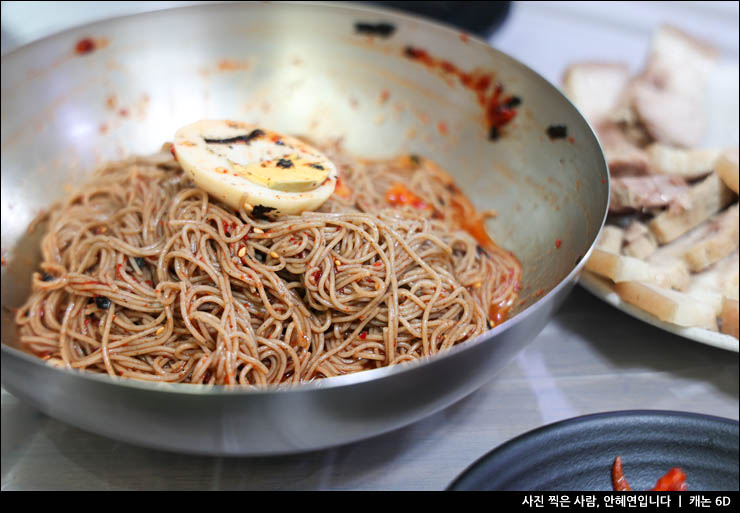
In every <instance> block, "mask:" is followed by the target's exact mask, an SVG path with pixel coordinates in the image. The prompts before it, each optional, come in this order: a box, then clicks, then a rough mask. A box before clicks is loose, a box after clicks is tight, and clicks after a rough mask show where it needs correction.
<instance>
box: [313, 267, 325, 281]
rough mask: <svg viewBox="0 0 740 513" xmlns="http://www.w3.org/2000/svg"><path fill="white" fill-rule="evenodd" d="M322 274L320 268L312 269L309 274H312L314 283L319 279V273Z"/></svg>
mask: <svg viewBox="0 0 740 513" xmlns="http://www.w3.org/2000/svg"><path fill="white" fill-rule="evenodd" d="M322 274H323V273H322V272H321V269H318V270H316V271H314V272H313V274H312V275H311V276H313V282H314V283H318V282H319V280H320V279H321V275H322Z"/></svg>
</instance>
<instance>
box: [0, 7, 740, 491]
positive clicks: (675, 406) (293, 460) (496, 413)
mask: <svg viewBox="0 0 740 513" xmlns="http://www.w3.org/2000/svg"><path fill="white" fill-rule="evenodd" d="M189 3H197V2H150V3H137V2H99V3H95V5H89V4H88V5H81V4H84V3H83V2H60V3H58V4H45V5H42V6H38V5H29V4H38V2H30V3H14V2H3V3H2V52H3V53H5V52H7V51H9V50H11V49H12V48H14V47H16V46H18V45H22V44H25V43H27V42H30V41H33V40H34V39H37V38H39V37H43V36H44V35H48V34H51V33H54V32H57V31H59V30H63V29H64V28H67V27H69V26H73V25H79V24H82V23H86V22H88V21H93V20H96V19H101V18H105V17H109V16H114V15H120V14H127V13H131V12H140V11H143V10H147V9H153V8H165V7H170V6H173V5H180V4H189ZM699 4H701V5H699ZM662 22H670V23H673V24H676V25H678V26H680V27H682V28H684V29H686V30H687V31H689V32H692V33H694V34H696V35H698V36H700V37H703V38H704V39H706V40H708V41H711V42H713V43H714V44H715V45H716V46H718V47H719V48H720V49H721V50H722V53H723V55H724V57H725V58H726V59H729V60H730V61H734V62H737V58H738V7H737V3H735V2H732V3H723V2H703V3H702V2H688V3H680V4H679V3H673V2H669V3H660V4H658V3H652V2H648V3H645V4H632V3H626V2H619V3H614V4H609V5H605V4H599V3H578V5H576V4H575V3H570V2H553V3H548V4H539V3H538V4H528V3H516V4H515V5H514V6H513V10H512V13H511V15H510V18H509V19H508V21H507V23H506V25H505V26H504V27H503V28H502V29H501V30H500V31H499V32H498V33H497V34H496V35H495V36H494V37H493V38H492V39H491V43H492V44H493V45H494V46H496V47H497V48H499V49H501V50H503V51H505V52H508V53H510V54H511V55H513V56H514V57H516V58H518V59H520V60H522V61H523V62H525V63H526V64H528V65H529V66H531V67H533V68H534V69H535V70H537V71H539V72H540V73H542V74H543V75H544V76H545V77H546V78H548V79H549V80H551V81H552V82H553V83H558V81H559V79H560V76H561V74H562V72H563V70H564V69H565V67H566V66H567V64H568V62H570V61H572V60H579V59H598V60H605V59H618V60H624V61H625V62H628V63H630V65H631V66H632V67H633V69H638V68H639V66H640V65H641V62H642V56H643V55H645V51H646V49H647V47H648V44H649V38H650V34H651V32H652V30H653V29H654V28H655V27H656V26H658V25H659V24H660V23H662ZM738 383H739V381H738V355H737V353H732V352H727V351H723V350H720V349H715V348H712V347H709V346H705V345H702V344H699V343H696V342H692V341H689V340H686V339H682V338H680V337H677V336H675V335H672V334H670V333H666V332H663V331H661V330H659V329H657V328H654V327H652V326H649V325H646V324H644V323H642V322H640V321H638V320H636V319H634V318H632V317H630V316H628V315H626V314H624V313H622V312H620V311H618V310H616V309H614V308H612V307H611V306H609V305H607V304H605V303H603V302H601V301H599V300H597V299H595V298H594V297H593V296H591V295H590V294H589V293H588V292H586V291H585V290H583V289H581V288H576V289H575V290H574V292H573V293H572V295H571V296H570V297H569V298H568V299H567V300H566V302H565V304H564V306H563V307H562V308H561V310H560V311H559V312H558V313H557V314H556V315H555V317H554V318H553V320H552V321H551V322H550V323H549V324H548V325H547V327H546V328H545V329H544V331H543V332H542V333H541V334H540V335H539V336H538V337H537V338H536V339H535V340H534V341H533V342H532V343H531V345H530V346H528V348H527V349H525V350H524V352H523V353H521V354H520V355H519V357H518V358H517V359H516V360H515V361H514V362H513V363H512V364H510V365H509V366H508V367H507V368H506V369H505V370H504V371H502V372H501V373H500V374H499V375H498V376H496V377H495V378H493V380H492V381H491V382H489V383H488V384H487V385H486V386H484V387H483V388H481V389H480V390H478V391H477V392H475V393H473V394H472V395H470V396H469V397H467V398H465V399H463V400H462V401H460V402H459V403H457V404H455V405H453V406H451V407H449V408H447V409H446V410H444V411H442V412H439V413H437V414H435V415H433V416H431V417H428V418H427V419H425V420H423V421H420V422H418V423H416V424H414V425H412V426H409V427H406V428H404V429H400V430H397V431H395V432H392V433H389V434H386V435H382V436H380V437H377V438H374V439H371V440H366V441H363V442H358V443H355V444H352V445H349V446H345V447H340V448H337V449H331V450H325V451H319V452H313V453H308V454H302V455H296V456H288V457H274V458H209V457H193V456H184V455H179V454H171V453H165V452H160V451H154V450H149V449H142V448H139V447H135V446H131V445H128V444H125V443H121V442H116V441H113V440H109V439H106V438H103V437H100V436H97V435H93V434H89V433H86V432H84V431H81V430H79V429H77V428H74V427H71V426H69V425H66V424H63V423H61V422H59V421H56V420H54V419H51V418H49V417H46V416H45V415H43V414H41V413H39V412H37V411H36V410H34V409H33V408H31V407H30V406H27V405H26V404H24V403H22V402H20V401H18V400H17V399H16V398H15V397H13V396H12V395H10V394H8V393H7V392H6V391H5V390H3V391H2V490H32V489H65V490H77V489H96V490H107V489H126V490H140V489H178V490H180V489H214V490H215V489H240V490H258V489H267V490H276V489H309V490H314V489H321V490H326V489H332V490H397V489H403V490H439V489H443V488H445V487H446V486H447V485H448V484H449V483H450V482H451V481H452V480H453V479H454V478H455V477H456V476H457V475H458V474H459V473H460V472H462V471H463V470H464V469H465V468H466V467H467V466H468V465H470V464H471V463H472V462H473V461H475V460H476V459H477V458H479V457H481V456H482V455H484V454H485V453H486V452H488V451H489V450H491V449H492V448H494V447H496V446H498V445H500V444H501V443H503V442H505V441H507V440H509V439H510V438H512V437H514V436H517V435H519V434H521V433H524V432H526V431H528V430H531V429H534V428H537V427H539V426H542V425H543V424H547V423H551V422H555V421H558V420H562V419H566V418H570V417H574V416H578V415H583V414H589V413H596V412H604V411H614V410H625V409H662V410H682V411H690V412H698V413H705V414H711V415H718V416H722V417H728V418H732V419H737V418H738V397H739V392H738V388H739V387H738Z"/></svg>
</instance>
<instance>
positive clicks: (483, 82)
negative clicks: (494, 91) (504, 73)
mask: <svg viewBox="0 0 740 513" xmlns="http://www.w3.org/2000/svg"><path fill="white" fill-rule="evenodd" d="M491 80H492V78H491V75H481V76H480V77H478V80H476V81H475V86H474V87H473V89H475V90H476V91H485V90H486V89H488V88H489V87H490V85H491Z"/></svg>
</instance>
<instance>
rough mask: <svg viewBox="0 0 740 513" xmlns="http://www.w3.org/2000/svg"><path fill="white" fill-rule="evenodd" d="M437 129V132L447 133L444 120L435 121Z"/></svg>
mask: <svg viewBox="0 0 740 513" xmlns="http://www.w3.org/2000/svg"><path fill="white" fill-rule="evenodd" d="M437 130H439V133H440V134H442V135H447V123H445V122H444V121H440V122H439V123H437Z"/></svg>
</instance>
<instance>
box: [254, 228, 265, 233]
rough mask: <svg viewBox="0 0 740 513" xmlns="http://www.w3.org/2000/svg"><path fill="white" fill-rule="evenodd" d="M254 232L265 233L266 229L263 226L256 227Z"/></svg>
mask: <svg viewBox="0 0 740 513" xmlns="http://www.w3.org/2000/svg"><path fill="white" fill-rule="evenodd" d="M254 233H265V231H264V230H263V229H261V228H255V229H254Z"/></svg>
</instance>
